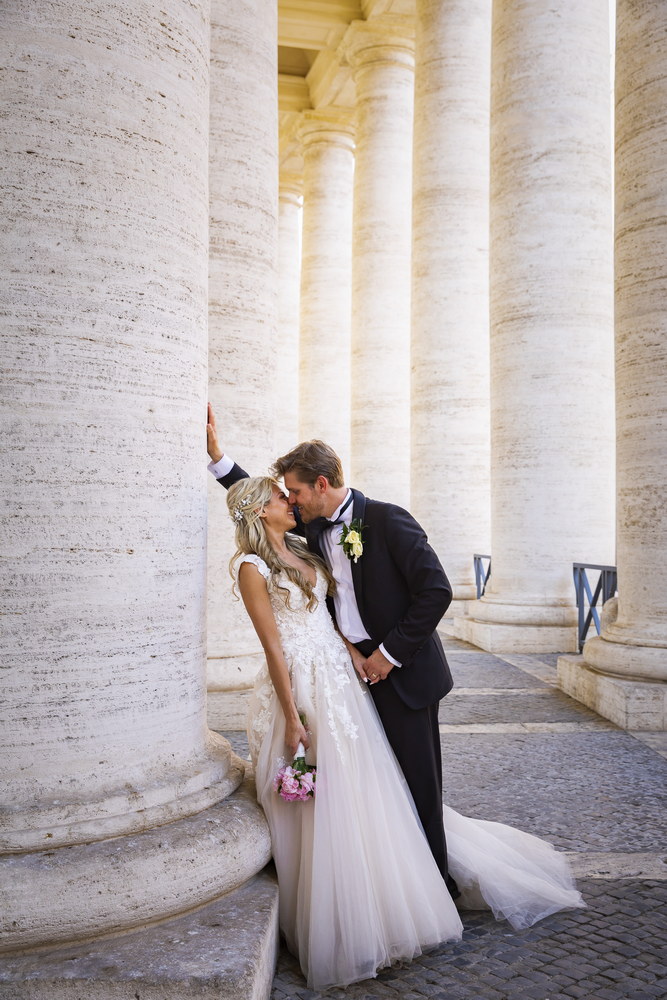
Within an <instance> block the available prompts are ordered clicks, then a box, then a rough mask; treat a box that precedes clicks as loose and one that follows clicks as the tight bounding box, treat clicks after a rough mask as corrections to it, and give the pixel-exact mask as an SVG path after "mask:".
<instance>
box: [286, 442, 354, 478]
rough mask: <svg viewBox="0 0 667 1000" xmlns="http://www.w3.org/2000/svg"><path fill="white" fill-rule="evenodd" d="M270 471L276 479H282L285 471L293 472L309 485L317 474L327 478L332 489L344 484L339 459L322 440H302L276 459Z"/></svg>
mask: <svg viewBox="0 0 667 1000" xmlns="http://www.w3.org/2000/svg"><path fill="white" fill-rule="evenodd" d="M271 471H272V473H273V475H274V476H276V478H278V479H282V478H283V477H284V475H285V473H286V472H293V473H294V474H295V475H296V476H298V477H299V479H300V480H301V482H302V483H308V485H309V486H312V485H313V484H314V483H315V480H316V479H317V478H318V476H324V477H325V478H326V479H328V480H329V485H330V486H333V488H334V489H338V488H339V487H341V486H344V485H345V480H344V479H343V466H342V465H341V461H340V459H339V457H338V455H337V454H336V452H335V451H334V450H333V448H331V447H330V446H329V445H328V444H325V443H324V441H302V443H301V444H298V445H297V446H296V448H292V450H291V451H288V452H287V454H286V455H283V457H282V458H278V459H276V461H275V462H274V464H273V467H272V469H271Z"/></svg>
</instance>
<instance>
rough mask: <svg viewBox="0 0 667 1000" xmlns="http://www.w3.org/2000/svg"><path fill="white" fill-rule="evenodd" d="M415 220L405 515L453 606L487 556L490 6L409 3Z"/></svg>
mask: <svg viewBox="0 0 667 1000" xmlns="http://www.w3.org/2000/svg"><path fill="white" fill-rule="evenodd" d="M415 57H416V66H415V125H414V165H413V208H412V210H413V223H412V447H411V456H412V506H411V510H412V512H413V513H414V514H415V516H416V517H417V519H418V520H419V521H420V522H421V524H423V525H424V527H425V528H426V530H427V532H428V535H429V539H430V541H431V543H432V545H433V546H434V547H435V549H436V551H437V552H438V553H439V554H440V556H441V558H442V561H443V563H444V564H445V566H446V569H447V573H448V575H449V579H450V581H451V583H452V585H453V588H454V604H453V607H452V609H451V612H450V613H452V612H453V613H455V614H456V613H457V611H456V608H457V604H456V602H457V601H460V600H466V599H472V598H474V597H475V582H474V571H473V553H475V552H488V551H489V547H490V538H489V535H490V523H489V521H490V495H489V490H490V484H489V463H490V455H489V450H490V442H489V277H488V270H489V249H488V228H489V96H490V69H491V0H444V2H443V0H418V2H417V34H416V48H415Z"/></svg>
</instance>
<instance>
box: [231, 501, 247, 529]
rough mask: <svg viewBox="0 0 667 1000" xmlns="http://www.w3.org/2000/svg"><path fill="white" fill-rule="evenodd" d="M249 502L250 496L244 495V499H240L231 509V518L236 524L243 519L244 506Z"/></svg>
mask: <svg viewBox="0 0 667 1000" xmlns="http://www.w3.org/2000/svg"><path fill="white" fill-rule="evenodd" d="M249 503H250V497H246V498H245V500H240V501H239V502H238V503H237V505H236V507H235V508H234V510H233V511H232V518H233V519H234V520H235V521H236V523H237V524H238V523H239V522H240V521H242V520H243V514H244V508H245V507H247V506H248V504H249Z"/></svg>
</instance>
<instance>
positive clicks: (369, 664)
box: [352, 649, 394, 684]
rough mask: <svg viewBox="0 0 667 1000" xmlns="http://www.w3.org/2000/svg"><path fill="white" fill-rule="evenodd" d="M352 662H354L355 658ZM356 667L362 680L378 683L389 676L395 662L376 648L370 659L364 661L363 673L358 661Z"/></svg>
mask: <svg viewBox="0 0 667 1000" xmlns="http://www.w3.org/2000/svg"><path fill="white" fill-rule="evenodd" d="M352 662H353V663H354V658H353V660H352ZM354 667H355V670H356V671H357V673H358V674H359V676H360V677H361V678H362V680H366V681H367V683H369V684H377V683H378V681H383V680H385V679H386V678H387V677H388V676H389V674H390V673H391V671H392V670H393V669H394V664H393V663H392V662H391V661H390V660H388V659H387V657H386V656H384V654H383V653H381V652H380V650H379V649H375V650H374V651H373V652H372V653H371V655H370V656H369V657H368V659H367V660H365V661H364V664H363V673H361V671H360V670H359V668H358V667H357V664H356V663H355V664H354Z"/></svg>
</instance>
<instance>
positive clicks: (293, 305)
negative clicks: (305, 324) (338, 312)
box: [275, 172, 303, 455]
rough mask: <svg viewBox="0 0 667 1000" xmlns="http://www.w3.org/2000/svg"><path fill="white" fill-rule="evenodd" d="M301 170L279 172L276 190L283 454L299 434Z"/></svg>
mask: <svg viewBox="0 0 667 1000" xmlns="http://www.w3.org/2000/svg"><path fill="white" fill-rule="evenodd" d="M302 190H303V179H302V177H301V174H295V173H283V172H281V174H280V186H279V192H278V344H277V349H276V413H275V452H276V455H284V454H285V452H287V451H289V449H290V448H292V447H294V445H295V444H296V442H297V440H298V434H299V301H300V291H299V287H300V281H301V206H302V203H303V199H302V196H301V193H302Z"/></svg>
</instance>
